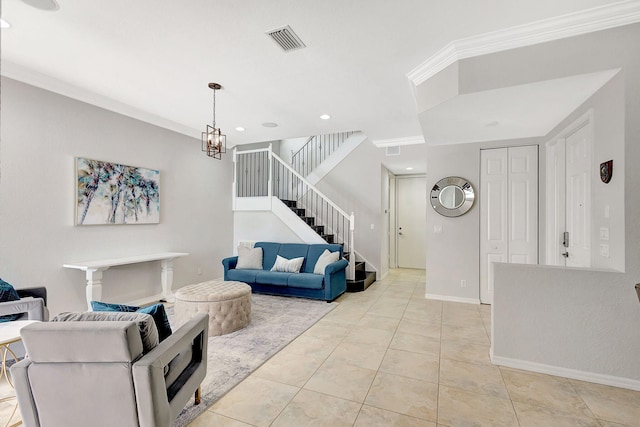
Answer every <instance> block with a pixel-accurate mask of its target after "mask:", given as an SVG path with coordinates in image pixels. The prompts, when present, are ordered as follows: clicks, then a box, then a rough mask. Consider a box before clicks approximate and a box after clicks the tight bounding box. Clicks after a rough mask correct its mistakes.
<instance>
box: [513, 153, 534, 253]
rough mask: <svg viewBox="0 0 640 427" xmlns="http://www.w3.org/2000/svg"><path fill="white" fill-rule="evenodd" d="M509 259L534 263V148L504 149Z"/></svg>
mask: <svg viewBox="0 0 640 427" xmlns="http://www.w3.org/2000/svg"><path fill="white" fill-rule="evenodd" d="M508 155H509V166H510V169H509V231H510V232H509V244H508V246H509V247H508V251H509V262H517V263H525V264H537V263H538V147H537V146H525V147H512V148H508Z"/></svg>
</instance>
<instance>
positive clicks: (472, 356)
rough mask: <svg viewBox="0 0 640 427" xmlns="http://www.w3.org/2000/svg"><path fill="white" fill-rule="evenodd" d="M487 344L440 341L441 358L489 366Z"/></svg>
mask: <svg viewBox="0 0 640 427" xmlns="http://www.w3.org/2000/svg"><path fill="white" fill-rule="evenodd" d="M489 347H490V346H489V344H478V343H474V342H465V341H455V340H452V341H449V340H446V339H443V340H442V358H444V359H450V360H459V361H461V362H469V363H479V364H484V365H491V359H490V358H489Z"/></svg>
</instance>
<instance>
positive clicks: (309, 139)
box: [291, 135, 318, 162]
mask: <svg viewBox="0 0 640 427" xmlns="http://www.w3.org/2000/svg"><path fill="white" fill-rule="evenodd" d="M316 136H318V135H311V136H310V137H309V138H307V140H306V141H305V142H304V144H302V147H300V149H299V150H298V151H296V152H295V153H291V161H292V162H293V158H294V157H296V156H297V155H298V154H300V152H301V151H302V150H304V148H305V147H306V146H307V144H308V143H310V142H311V141H313V139H314V138H315V137H316Z"/></svg>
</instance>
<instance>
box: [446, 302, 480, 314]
mask: <svg viewBox="0 0 640 427" xmlns="http://www.w3.org/2000/svg"><path fill="white" fill-rule="evenodd" d="M442 310H443V312H453V313H480V305H479V304H465V303H460V302H450V301H443V303H442Z"/></svg>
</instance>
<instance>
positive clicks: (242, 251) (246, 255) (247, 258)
mask: <svg viewBox="0 0 640 427" xmlns="http://www.w3.org/2000/svg"><path fill="white" fill-rule="evenodd" d="M243 268H244V269H247V270H262V248H253V249H249V248H247V247H245V246H238V263H237V264H236V269H243Z"/></svg>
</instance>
